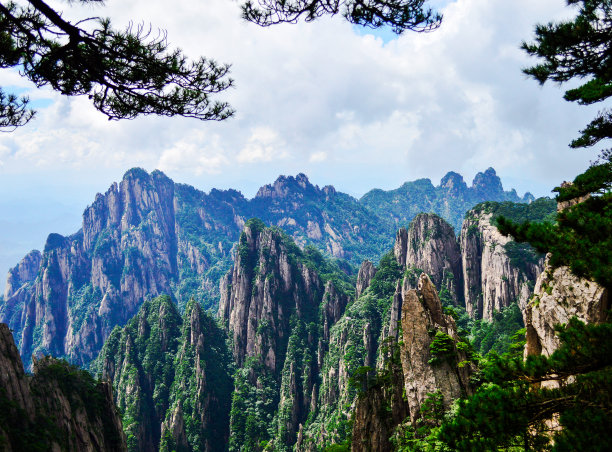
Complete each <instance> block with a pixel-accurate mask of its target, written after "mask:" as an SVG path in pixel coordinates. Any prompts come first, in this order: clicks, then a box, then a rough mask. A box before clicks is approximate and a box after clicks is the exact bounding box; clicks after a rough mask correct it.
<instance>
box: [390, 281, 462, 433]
mask: <svg viewBox="0 0 612 452" xmlns="http://www.w3.org/2000/svg"><path fill="white" fill-rule="evenodd" d="M401 321H402V338H403V344H401V346H400V356H401V361H402V368H403V374H404V382H405V390H406V399H407V403H408V406H409V411H410V418H411V421H412V422H414V421H416V420H417V419H418V417H419V416H420V411H419V410H420V407H421V405H422V404H423V402H424V401H425V400H426V398H427V397H428V394H430V393H434V392H436V391H440V393H441V395H442V397H443V401H444V406H445V407H447V408H448V407H449V406H450V404H451V402H452V401H453V400H454V399H456V398H458V397H460V396H462V395H466V394H469V393H470V392H471V389H470V385H469V376H470V370H471V366H470V363H469V362H468V361H467V356H466V354H465V351H463V350H461V348H460V347H458V346H457V344H458V343H459V342H460V338H459V337H458V335H457V328H456V326H455V321H454V320H453V318H452V317H450V316H448V315H446V314H444V313H443V311H442V304H441V303H440V299H439V298H438V295H437V293H436V289H435V287H434V285H433V284H432V282H431V280H430V279H429V277H428V276H427V275H426V274H422V275H421V276H420V277H419V282H418V288H417V289H411V290H409V291H408V292H407V293H406V295H405V297H404V301H403V304H402V320H401Z"/></svg>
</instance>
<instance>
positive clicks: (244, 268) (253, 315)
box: [219, 222, 324, 373]
mask: <svg viewBox="0 0 612 452" xmlns="http://www.w3.org/2000/svg"><path fill="white" fill-rule="evenodd" d="M289 254H290V253H289V250H288V249H287V247H286V245H285V244H284V243H283V241H282V239H281V236H280V234H279V233H278V232H275V231H273V230H271V229H265V226H264V225H263V223H261V222H252V223H247V225H246V226H245V228H244V231H243V233H242V235H241V237H240V244H239V246H238V252H237V255H236V261H235V264H234V267H233V269H232V270H231V272H230V273H229V274H228V275H227V276H226V277H225V278H224V279H223V281H222V284H221V294H222V295H221V300H220V303H219V316H220V317H221V318H223V319H224V320H226V321H227V322H228V327H229V331H230V332H231V335H232V337H233V345H234V357H235V359H236V364H237V365H238V366H242V365H243V364H244V361H245V359H246V358H247V357H249V356H262V357H264V361H265V364H266V366H267V367H268V368H269V369H270V370H271V371H272V372H273V373H276V372H278V371H279V370H280V369H281V368H282V363H279V362H278V359H277V358H278V352H279V351H280V350H281V349H282V348H284V347H283V343H286V341H287V339H288V337H289V330H290V326H289V319H290V316H291V314H292V313H293V312H294V311H295V312H297V313H298V315H299V314H300V313H303V312H304V311H306V310H309V309H311V308H312V307H313V304H315V303H316V300H315V297H314V296H315V292H316V293H318V294H321V295H322V294H323V290H324V288H323V285H322V282H321V280H320V279H319V277H318V275H317V274H316V273H315V272H314V271H313V270H311V269H309V268H308V267H306V266H305V265H303V264H300V263H297V264H296V263H293V262H291V261H290V256H289ZM279 366H281V367H279Z"/></svg>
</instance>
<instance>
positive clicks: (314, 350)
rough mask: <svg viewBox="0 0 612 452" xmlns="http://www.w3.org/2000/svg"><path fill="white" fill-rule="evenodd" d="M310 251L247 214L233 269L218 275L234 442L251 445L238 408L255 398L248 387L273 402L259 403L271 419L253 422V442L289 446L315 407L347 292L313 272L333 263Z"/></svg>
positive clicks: (338, 274) (260, 413) (339, 275)
mask: <svg viewBox="0 0 612 452" xmlns="http://www.w3.org/2000/svg"><path fill="white" fill-rule="evenodd" d="M312 252H313V251H312V250H305V251H301V250H300V249H299V248H298V247H297V246H296V245H295V244H294V243H293V241H292V240H291V239H290V238H288V237H287V236H285V235H283V234H282V233H280V232H279V231H278V230H277V229H272V228H266V227H265V225H264V224H263V223H262V222H261V221H259V220H249V221H248V222H247V223H246V224H245V228H244V231H243V233H242V235H241V237H240V242H239V244H238V248H237V253H236V261H235V264H234V267H233V268H232V270H231V271H230V272H229V273H228V275H227V276H226V277H225V278H224V279H223V282H222V290H221V293H222V297H221V301H220V305H219V316H220V317H221V318H222V319H223V320H224V321H225V322H226V325H227V328H228V331H229V334H230V335H231V337H232V343H233V354H234V359H235V362H236V365H237V367H239V368H240V370H239V371H238V372H237V376H236V379H235V386H236V388H240V390H239V392H240V397H236V398H235V399H234V407H233V408H232V413H234V414H233V417H232V420H231V425H232V438H233V440H234V441H236V444H237V445H238V444H240V445H242V446H244V447H247V448H248V447H251V446H250V443H249V442H248V441H251V440H252V439H253V436H252V437H251V438H250V439H249V438H246V437H245V436H244V435H245V432H244V428H243V427H241V426H243V425H244V422H247V420H246V418H245V417H244V416H246V414H244V413H242V409H241V408H239V407H242V406H249V404H251V403H255V400H259V399H258V398H257V397H259V396H258V395H257V394H254V393H252V392H250V391H249V390H248V389H247V387H260V388H261V390H262V391H264V392H265V393H269V394H274V396H272V397H273V400H275V402H274V403H273V404H272V405H268V406H264V405H261V404H259V405H258V406H259V407H260V408H258V410H259V411H257V416H258V417H259V418H262V419H266V418H267V417H270V418H272V422H271V423H266V424H261V425H260V426H259V427H258V429H259V433H257V435H258V436H257V435H254V436H255V438H258V442H259V441H262V440H266V441H268V440H269V441H270V442H271V444H275V447H278V448H280V449H283V448H286V447H289V446H292V445H293V444H295V442H296V441H297V436H298V433H299V431H300V425H302V426H303V425H304V424H305V421H306V419H307V416H308V414H309V413H311V412H315V411H316V410H317V407H318V403H319V400H320V398H321V395H320V394H319V388H320V387H321V386H320V384H321V382H320V380H319V374H320V369H321V366H322V364H323V363H322V360H323V357H324V356H325V355H326V354H327V353H328V351H329V347H330V343H331V342H333V341H334V339H332V337H331V330H332V329H333V328H334V326H335V324H336V323H337V322H338V321H339V320H340V319H341V318H342V317H343V314H344V310H345V307H346V306H347V304H348V303H349V297H348V294H347V293H346V291H345V290H344V289H342V288H341V287H339V286H337V285H336V283H334V282H333V280H332V279H328V280H325V279H323V278H322V277H321V276H319V274H318V269H319V267H320V268H321V269H324V268H327V269H328V270H327V271H329V270H330V269H333V268H335V267H331V263H330V262H325V260H324V259H323V257H322V256H321V255H320V254H318V253H316V254H315V255H313V254H311V253H312ZM334 271H335V272H336V278H340V279H342V278H343V276H342V273H341V271H340V270H339V268H335V270H334ZM344 278H345V279H346V275H344ZM317 326H319V327H317ZM361 334H362V335H364V333H363V331H362V332H361ZM324 378H325V377H324ZM270 425H272V428H273V430H274V432H275V433H274V434H271V433H270V431H271V430H270ZM236 447H238V446H236ZM253 447H255V446H253Z"/></svg>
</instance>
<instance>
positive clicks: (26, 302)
mask: <svg viewBox="0 0 612 452" xmlns="http://www.w3.org/2000/svg"><path fill="white" fill-rule="evenodd" d="M459 179H460V176H459V175H456V174H455V173H449V175H447V176H446V177H445V178H444V179H443V181H442V185H441V187H442V188H441V190H442V191H440V190H438V191H436V190H437V189H436V190H434V191H435V193H437V194H436V199H437V200H438V201H439V203H442V204H440V205H446V206H447V207H445V208H444V209H442V211H441V213H442V215H446V216H447V217H448V218H450V217H453V218H454V217H455V216H457V215H460V216H463V213H464V212H465V210H466V209H467V208H469V207H471V203H473V202H475V201H476V200H480V199H481V198H483V197H484V198H483V199H489V198H491V197H493V198H499V197H502V198H504V197H505V198H507V197H511V198H513V199H516V200H519V198H518V197H516V196H514V195H511V194H508V193H507V192H503V190H501V182H500V181H499V178H498V177H497V176H496V175H495V173H494V171H492V170H487V171H486V172H485V173H483V174H482V175H479V176H477V178H476V179H475V181H474V185H473V187H472V188H471V189H467V191H466V190H465V189H463V188H461V187H462V185H461V183H460V180H459ZM415 184H416V183H415ZM417 185H418V184H417ZM464 185H465V184H464ZM500 190H501V191H500ZM438 192H439V193H438ZM376 193H378V194H377V195H376V196H379V195H380V196H382V197H383V198H385V199H387V198H388V197H389V196H391V198H392V199H393V200H394V201H393V203H392V204H393V205H394V206H395V201H398V200H399V201H398V202H399V204H398V205H404V204H406V202H408V203H409V204H410V203H414V206H413V207H414V208H416V209H417V210H425V211H427V210H436V209H434V207H435V206H434V204H435V203H434V204H431V203H430V202H429V201H427V202H425V201H423V202H421V201H419V200H418V199H417V198H418V196H421V195H422V197H423V199H430V195H431V193H429V191H428V190H425V191H422V192H420V191H418V190H417V191H411V190H403V191H402V192H401V193H400V192H397V193H395V192H393V194H390V193H391V192H382V191H379V192H376ZM385 193H386V194H385ZM470 193H473V194H470ZM504 193H505V194H504ZM510 193H512V192H510ZM417 195H418V196H417ZM468 195H469V196H468ZM513 196H514V197H513ZM374 198H375V196H374ZM391 198H390V199H391ZM505 198H504V199H505ZM419 199H420V198H419ZM400 201H401V202H400ZM417 201H418V202H417ZM438 201H436V202H438ZM411 205H412V204H411ZM435 205H438V204H435ZM376 206H378V207H376ZM381 206H383V204H378V203H375V202H374V201H373V194H372V193H370V194H368V195H366V196H364V198H362V199H361V200H359V201H358V200H357V199H355V198H352V197H351V196H349V195H346V194H343V193H340V192H337V191H336V190H335V189H334V188H333V187H331V186H326V187H323V188H319V187H318V186H316V185H313V184H311V183H310V182H309V181H308V179H307V177H306V176H305V175H303V174H298V175H297V176H296V177H292V176H289V177H285V176H281V177H279V178H278V179H277V180H276V181H275V182H274V183H273V184H270V185H266V186H264V187H262V188H261V189H260V190H259V192H258V193H257V195H256V196H255V197H254V198H253V199H251V200H248V199H246V198H245V197H244V196H243V195H242V194H241V193H239V192H237V191H235V190H226V191H220V190H214V189H213V190H211V191H210V192H209V193H203V192H201V191H198V190H196V189H194V188H193V187H190V186H187V185H182V184H176V183H174V182H173V181H172V180H170V179H169V178H168V177H166V176H165V175H164V174H163V173H161V172H159V171H154V172H152V173H150V174H149V173H147V172H145V171H144V170H141V169H138V168H135V169H132V170H130V171H128V172H127V173H126V174H125V176H124V178H123V180H122V181H121V182H120V183H118V184H117V183H115V184H113V185H111V187H110V188H109V189H108V191H107V192H106V193H104V194H98V195H97V196H96V199H95V201H94V202H93V204H92V205H91V206H89V207H88V208H87V209H86V210H85V212H84V213H83V225H82V228H81V230H80V231H78V232H77V233H75V234H73V235H70V236H67V237H64V236H61V235H59V234H50V235H49V237H48V239H47V242H46V244H45V247H44V250H43V251H42V253H41V252H38V251H33V252H31V253H30V254H28V255H27V256H26V257H25V258H24V259H23V260H22V261H21V262H20V263H19V264H18V265H17V266H16V267H14V268H13V269H11V271H10V272H9V276H8V280H7V285H6V291H5V294H4V300H3V301H2V302H0V321H4V322H7V323H8V324H9V325H10V327H11V329H12V330H13V331H14V333H15V340H16V342H17V344H18V347H19V349H20V353H21V356H22V359H23V360H24V362H25V363H26V366H27V367H29V363H30V356H31V355H32V354H37V353H49V354H52V355H54V356H61V357H66V358H68V359H69V360H70V361H71V362H74V363H78V364H81V365H87V364H88V363H89V362H90V361H91V360H92V359H93V358H94V357H95V356H96V354H97V353H98V351H99V350H100V348H101V347H102V344H103V343H104V341H105V339H106V338H107V337H108V335H109V334H110V332H111V330H112V328H113V327H114V326H115V325H122V324H125V322H127V321H128V320H129V319H130V318H131V317H132V316H133V315H135V313H136V312H137V310H138V308H139V306H140V305H141V303H142V302H143V300H145V299H147V298H151V297H155V296H158V295H161V294H171V295H172V296H173V297H174V299H175V300H176V301H177V303H178V305H179V308H180V309H184V307H185V305H186V303H187V301H188V300H189V299H190V298H191V297H195V298H196V299H198V300H201V302H202V304H203V306H205V307H207V308H208V307H213V308H214V307H216V304H217V300H218V298H219V295H220V293H219V281H220V280H221V278H222V276H223V275H224V274H225V273H226V271H227V270H228V269H229V268H230V266H231V263H232V261H233V253H234V251H233V247H234V246H235V245H234V244H235V242H236V241H237V240H238V238H239V237H240V232H241V230H242V227H243V225H244V223H245V221H246V220H247V219H248V218H251V217H258V218H261V219H262V220H263V221H264V222H265V223H266V224H271V225H276V226H278V227H281V228H282V229H283V230H284V231H285V232H286V233H287V234H289V235H290V236H291V237H292V238H293V239H294V241H295V242H296V243H297V244H298V245H299V246H300V247H303V246H304V245H306V244H309V243H310V244H313V245H315V246H316V247H317V248H318V249H319V250H321V251H322V252H324V253H325V254H326V255H328V256H332V257H336V258H342V259H344V260H347V261H348V262H350V263H352V264H353V265H357V264H359V263H361V261H362V260H363V259H370V260H372V261H377V260H378V259H379V258H380V256H382V254H383V253H384V252H385V250H387V249H389V247H390V246H392V238H393V234H394V233H395V230H396V223H397V222H398V221H399V222H400V223H402V222H406V223H407V222H408V221H409V220H410V219H412V217H413V216H414V215H416V213H418V212H417V211H414V212H413V210H414V208H411V209H408V210H406V211H405V212H404V213H403V214H402V215H403V216H402V217H401V221H400V220H398V219H396V220H392V219H389V215H388V213H389V212H391V211H392V209H391V210H388V211H386V210H384V209H383V210H381V208H380V207H381ZM374 207H376V208H374ZM421 232H422V233H424V231H421ZM347 269H348V267H347ZM349 272H350V271H349ZM458 281H459V279H458V278H456V277H455V278H454V284H458ZM449 284H450V283H449ZM456 289H457V290H458V291H459V292H457V293H458V294H459V295H453V296H455V297H458V300H459V299H461V298H462V295H461V294H460V288H459V287H458V286H457V287H456ZM450 293H451V294H455V291H454V290H451V291H450Z"/></svg>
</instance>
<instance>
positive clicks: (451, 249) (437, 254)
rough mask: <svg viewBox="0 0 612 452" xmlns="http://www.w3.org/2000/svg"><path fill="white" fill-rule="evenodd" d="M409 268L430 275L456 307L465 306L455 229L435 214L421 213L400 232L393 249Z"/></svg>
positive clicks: (398, 258) (396, 255)
mask: <svg viewBox="0 0 612 452" xmlns="http://www.w3.org/2000/svg"><path fill="white" fill-rule="evenodd" d="M393 252H394V254H395V258H396V259H397V262H398V264H400V265H401V266H402V267H403V268H405V269H419V270H422V271H424V272H425V273H427V274H428V275H429V276H430V277H431V279H432V281H433V283H434V285H435V286H436V287H437V288H438V290H444V291H446V293H447V294H448V297H449V298H450V299H451V300H452V302H453V303H454V304H463V284H462V272H461V252H460V250H459V244H458V243H457V241H456V239H455V233H454V232H453V229H452V227H451V226H450V225H449V224H448V223H447V222H446V221H444V220H443V219H442V218H440V217H439V216H437V215H434V214H419V215H417V216H416V217H415V219H414V220H412V222H411V223H410V227H409V228H408V230H406V229H404V228H402V229H400V230H399V231H398V232H397V235H396V239H395V246H394V249H393Z"/></svg>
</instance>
